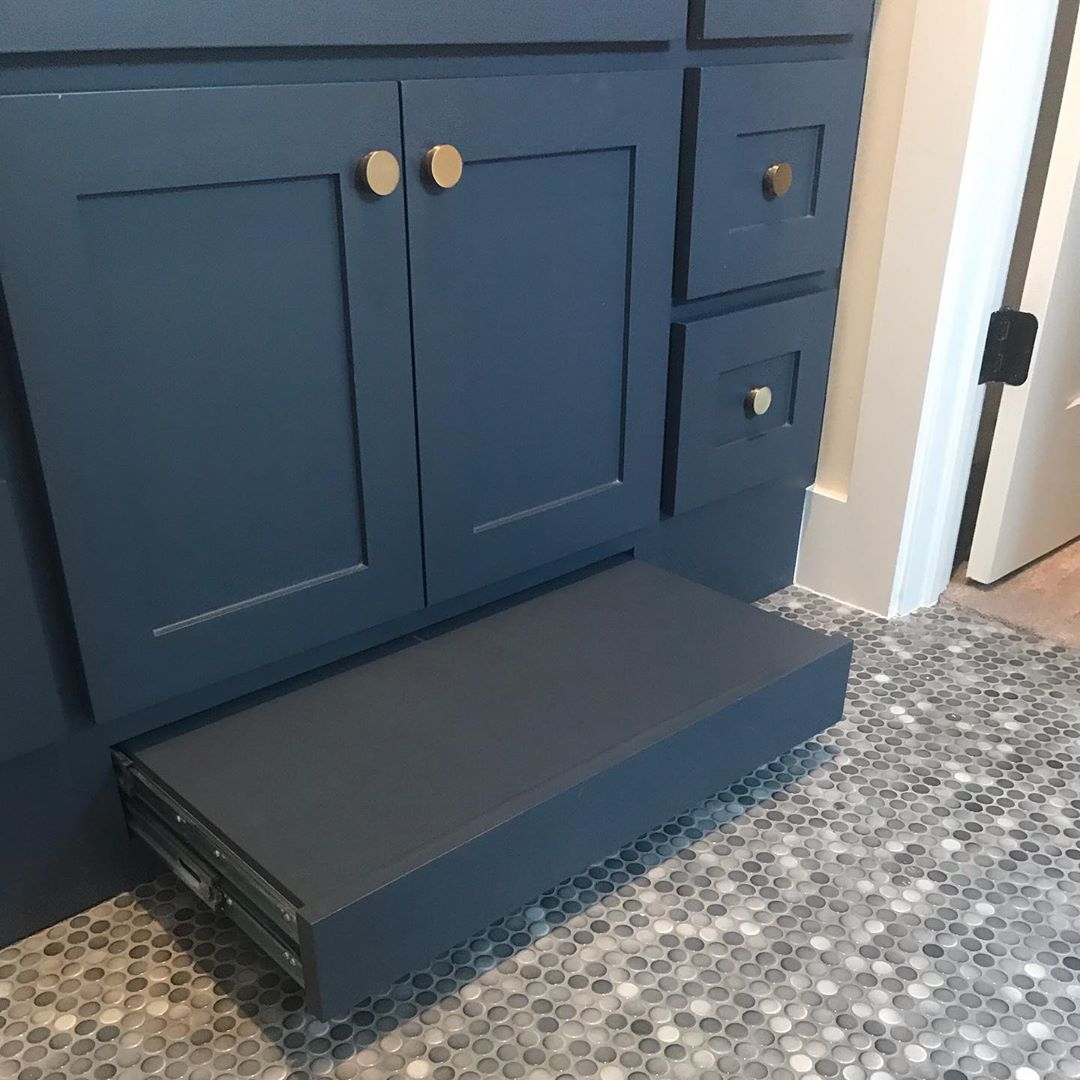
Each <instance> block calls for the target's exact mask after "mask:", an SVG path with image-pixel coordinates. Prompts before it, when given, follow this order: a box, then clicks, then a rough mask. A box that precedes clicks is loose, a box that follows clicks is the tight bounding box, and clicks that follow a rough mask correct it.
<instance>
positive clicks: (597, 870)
mask: <svg viewBox="0 0 1080 1080" xmlns="http://www.w3.org/2000/svg"><path fill="white" fill-rule="evenodd" d="M763 606H764V607H766V608H769V609H771V610H773V611H777V612H779V613H780V614H781V615H783V616H785V617H787V618H791V619H795V620H797V621H799V622H802V623H805V624H807V625H810V626H813V627H816V628H818V629H822V630H828V631H835V632H840V633H844V634H847V635H849V636H850V637H852V638H853V639H854V641H855V645H856V651H855V666H854V670H853V673H852V680H851V687H850V691H849V694H848V701H847V708H846V712H845V715H844V718H843V720H842V721H841V722H840V723H838V724H837V725H836V726H835V727H833V728H830V729H829V730H828V731H827V732H825V733H824V734H822V735H821V736H820V737H819V738H818V739H815V740H812V741H810V742H808V743H805V744H804V745H802V746H800V747H796V748H794V749H793V750H792V751H791V752H790V753H788V754H786V755H784V756H783V757H781V758H779V759H778V760H776V761H773V762H771V763H769V764H768V765H766V766H764V767H762V768H761V769H759V770H757V771H756V772H755V773H754V774H752V775H751V776H748V777H745V778H744V779H743V780H742V781H740V782H739V783H737V784H734V785H732V786H731V787H730V788H728V789H726V790H724V791H721V792H718V793H717V794H716V795H715V796H714V797H713V798H711V799H709V800H707V801H706V802H704V803H702V804H701V805H699V806H696V807H694V808H693V809H690V810H687V812H686V813H685V814H683V815H681V816H679V817H678V818H676V819H675V820H674V821H671V822H669V823H668V824H666V825H664V826H662V827H658V828H657V829H655V830H654V831H653V832H650V833H649V834H647V835H645V836H643V837H640V838H639V839H638V840H637V841H635V842H632V843H629V844H627V846H626V847H625V848H624V849H623V850H622V851H619V852H615V853H612V855H611V857H610V858H608V859H606V860H604V861H603V862H600V863H597V864H596V865H595V866H593V867H590V868H588V869H587V870H583V871H582V873H581V874H580V875H578V876H576V877H574V878H573V879H571V880H569V881H566V882H563V883H562V884H561V885H559V886H558V887H557V888H554V889H552V890H551V891H550V892H548V893H546V894H544V895H543V896H541V897H538V898H537V899H536V900H535V901H533V902H532V903H530V904H529V905H527V906H526V907H524V908H522V909H521V910H520V911H517V912H515V913H513V914H512V915H509V916H508V917H507V918H505V919H503V920H501V921H500V922H498V923H496V924H495V925H493V926H490V927H488V928H487V929H486V930H483V931H480V932H478V933H477V934H476V936H475V937H474V938H472V939H471V940H469V941H466V942H462V943H460V945H459V946H458V947H456V948H454V949H452V950H450V951H449V952H447V953H446V954H445V955H443V956H441V957H439V958H438V959H437V960H435V961H434V963H432V964H431V966H430V967H428V968H427V969H425V970H424V971H420V972H416V973H413V974H412V975H410V976H407V977H405V978H403V979H402V980H400V981H399V982H398V983H396V984H395V985H394V986H391V987H387V988H386V990H385V992H384V993H383V994H381V995H380V996H378V997H375V998H372V999H369V1000H367V1001H365V1002H362V1003H361V1004H360V1005H359V1006H357V1008H356V1009H355V1010H353V1012H352V1013H351V1014H350V1015H348V1016H343V1017H341V1018H339V1019H337V1020H335V1021H331V1022H321V1021H318V1020H316V1019H314V1018H313V1017H311V1016H309V1015H308V1014H306V1013H305V1012H304V1009H303V998H302V995H301V993H300V992H299V990H298V988H297V987H296V986H295V985H293V984H292V983H291V982H290V981H289V979H288V978H287V976H285V975H283V974H281V973H280V972H279V971H278V969H277V968H276V967H275V966H274V965H273V964H272V963H271V962H270V961H269V960H267V959H265V958H264V957H262V956H261V955H260V953H259V952H258V950H257V949H255V948H254V947H253V946H252V945H251V944H250V943H249V942H248V941H247V940H246V939H245V938H244V936H243V935H242V934H241V933H240V932H239V931H237V930H236V929H235V928H233V926H232V925H231V924H230V923H229V922H228V920H227V919H225V918H223V917H220V916H217V915H214V914H212V913H210V912H208V911H205V910H203V909H202V908H201V907H200V906H199V904H198V902H197V901H196V900H194V899H193V898H192V897H191V896H190V895H189V894H188V893H186V892H185V891H184V890H183V889H182V888H181V887H179V886H178V885H177V883H176V882H175V881H174V880H173V879H171V878H169V877H167V876H166V877H161V878H159V879H157V880H156V881H153V882H150V883H148V884H146V885H142V886H140V887H139V888H137V889H135V890H134V891H133V892H131V893H125V894H123V895H121V896H118V897H116V898H115V899H113V900H110V901H107V902H106V903H103V904H100V905H98V906H97V907H96V908H93V909H92V910H90V911H88V912H85V913H84V914H81V915H77V916H75V917H74V918H72V919H68V920H67V921H66V922H63V923H60V924H58V925H56V926H54V927H51V928H50V929H48V930H46V931H44V932H42V933H40V934H36V935H34V936H33V937H30V938H27V939H26V940H24V941H22V942H19V943H17V944H15V945H13V946H11V947H9V948H6V949H2V950H0V1080H5V1078H18V1080H58V1078H68V1077H86V1078H87V1080H112V1078H120V1080H126V1078H135V1077H139V1078H144V1077H148V1076H156V1077H166V1078H182V1077H183V1078H188V1080H216V1078H218V1077H257V1078H261V1080H287V1078H295V1080H301V1078H308V1077H336V1078H339V1080H351V1078H357V1080H389V1078H391V1077H404V1078H412V1080H424V1078H431V1080H482V1078H485V1077H492V1078H509V1080H513V1078H529V1080H555V1078H566V1080H574V1078H578V1077H595V1078H597V1080H652V1078H656V1077H671V1078H675V1080H692V1078H704V1080H711V1078H720V1077H739V1078H747V1080H755V1078H757V1080H800V1078H817V1077H835V1078H837V1080H901V1078H906V1077H913V1078H925V1080H976V1078H978V1080H1048V1078H1050V1080H1058V1078H1080V823H1078V818H1080V791H1078V781H1080V656H1078V655H1077V654H1074V653H1070V652H1068V651H1066V650H1064V649H1062V648H1059V647H1054V646H1050V645H1047V644H1045V643H1042V642H1040V641H1038V640H1036V639H1034V638H1030V637H1026V636H1024V635H1022V634H1018V633H1015V632H1013V631H1011V630H1009V629H1006V628H1005V627H1002V626H997V625H995V624H993V623H990V622H987V621H985V620H983V619H981V618H979V617H977V616H974V615H970V614H967V613H965V612H963V611H961V610H960V609H957V608H952V607H949V606H940V607H936V608H932V609H929V610H926V611H922V612H919V613H917V614H915V615H913V616H910V617H908V618H906V619H902V620H897V621H894V622H887V621H885V620H883V619H878V618H875V617H873V616H869V615H865V614H862V613H859V612H855V611H852V610H850V609H847V608H845V607H843V606H841V605H838V604H836V603H834V602H832V601H827V600H823V599H820V598H818V597H815V596H812V595H810V594H807V593H804V592H801V591H799V590H797V589H787V590H784V591H783V592H781V593H778V594H777V595H776V596H774V597H770V598H769V599H768V600H766V601H764V603H763ZM403 811H405V812H407V808H403ZM356 962H357V963H358V964H362V963H363V956H357V958H356Z"/></svg>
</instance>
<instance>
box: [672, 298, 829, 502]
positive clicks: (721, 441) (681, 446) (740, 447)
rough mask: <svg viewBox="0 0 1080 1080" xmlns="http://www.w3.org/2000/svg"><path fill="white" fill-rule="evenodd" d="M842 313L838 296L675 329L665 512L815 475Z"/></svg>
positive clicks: (791, 302)
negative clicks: (838, 319)
mask: <svg viewBox="0 0 1080 1080" xmlns="http://www.w3.org/2000/svg"><path fill="white" fill-rule="evenodd" d="M835 313H836V292H835V290H830V291H829V292H822V293H815V294H814V295H812V296H805V297H800V298H799V299H797V300H787V301H784V302H783V303H779V304H768V305H766V306H765V307H760V308H753V309H751V310H749V311H739V312H735V313H734V314H731V315H722V316H719V317H718V318H715V319H703V320H702V321H700V322H695V323H680V324H677V325H676V327H675V334H674V344H673V349H672V357H671V385H670V393H669V401H668V413H669V415H668V431H667V456H666V461H665V475H664V510H665V512H667V513H669V514H678V513H682V512H683V511H685V510H692V509H694V508H695V507H698V506H703V505H705V504H706V503H710V502H713V501H714V500H716V499H721V498H723V497H724V496H726V495H730V494H732V493H733V492H736V491H741V490H743V489H745V488H750V487H755V486H756V485H758V484H762V483H765V482H766V481H769V480H775V479H778V478H780V477H784V476H791V475H794V474H797V473H799V472H800V471H806V472H808V471H809V470H810V469H811V467H812V466H813V464H814V461H815V459H816V457H817V448H818V439H819V436H820V434H821V416H822V409H823V406H824V401H825V383H826V378H827V374H828V368H829V353H830V349H831V345H832V328H833V318H834V316H835ZM770 398H771V402H770V401H769V399H770ZM755 402H756V411H755ZM766 405H767V406H768V407H767V408H766Z"/></svg>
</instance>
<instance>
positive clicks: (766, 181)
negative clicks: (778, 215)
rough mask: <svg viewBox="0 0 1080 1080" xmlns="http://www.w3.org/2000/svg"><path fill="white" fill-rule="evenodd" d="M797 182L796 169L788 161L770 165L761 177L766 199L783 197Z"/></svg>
mask: <svg viewBox="0 0 1080 1080" xmlns="http://www.w3.org/2000/svg"><path fill="white" fill-rule="evenodd" d="M794 182H795V170H794V169H793V168H792V167H791V165H790V164H789V163H788V162H786V161H781V162H780V163H779V164H777V165H770V166H769V167H768V168H767V169H766V170H765V175H764V176H763V177H762V178H761V187H762V190H763V191H764V192H765V198H766V199H782V198H783V197H784V196H785V195H786V194H787V193H788V192H789V191H790V190H791V185H792V184H793V183H794Z"/></svg>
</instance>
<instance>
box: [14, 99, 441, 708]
mask: <svg viewBox="0 0 1080 1080" xmlns="http://www.w3.org/2000/svg"><path fill="white" fill-rule="evenodd" d="M0 139H2V141H3V142H4V145H5V146H6V147H7V152H8V153H9V154H10V155H11V157H10V159H9V160H10V162H11V165H12V167H10V168H5V170H4V176H3V178H2V179H0V246H2V252H3V253H2V256H0V258H2V259H3V271H4V274H5V284H6V286H7V299H8V304H9V307H10V311H11V319H12V324H13V329H14V332H15V339H16V346H17V349H18V354H19V361H20V364H21V366H22V370H23V375H24V380H25V383H26V387H27V394H28V398H29V403H30V409H31V415H32V420H33V424H34V429H35V433H36V436H37V439H38V443H39V447H40V453H41V459H42V464H43V469H44V474H45V479H46V485H47V489H48V495H49V499H50V504H51V508H52V512H53V515H54V519H55V525H56V530H57V535H58V538H59V542H60V549H61V557H62V561H63V567H64V572H65V577H66V581H67V585H68V589H69V592H70V597H71V604H72V609H73V612H74V617H75V622H76V628H77V632H78V637H79V643H80V649H81V653H82V656H83V661H84V665H85V669H86V676H87V681H88V684H89V687H90V692H91V697H92V700H93V703H94V707H95V715H96V716H97V718H98V719H99V720H101V719H105V718H108V717H111V716H115V715H118V714H122V713H126V712H130V711H132V710H135V709H137V708H140V707H143V706H147V705H150V704H153V703H155V702H159V701H162V700H165V699H167V698H169V697H173V696H176V695H179V694H182V693H184V692H186V691H189V690H192V689H195V688H199V687H203V686H206V685H209V684H211V683H213V682H215V681H218V680H220V679H224V678H227V677H229V676H232V675H235V674H237V673H239V672H243V671H245V670H249V669H252V668H255V667H258V666H260V665H262V664H266V663H270V662H272V661H275V660H277V659H279V658H281V657H284V656H288V655H291V654H294V653H297V652H300V651H302V650H304V649H306V648H310V647H313V646H316V645H319V644H322V643H324V642H326V641H329V640H332V639H334V638H336V637H340V636H343V635H345V634H348V633H351V632H354V631H356V630H358V629H363V628H364V627H367V626H370V625H374V624H376V623H379V622H383V621H386V620H387V619H390V618H392V617H394V616H397V615H401V614H403V613H405V612H407V611H409V610H414V609H416V608H418V607H420V606H421V605H422V602H423V600H422V594H421V587H420V555H419V514H418V499H417V479H416V466H415V430H414V423H413V405H412V372H411V364H410V355H409V317H408V285H407V267H406V252H405V246H404V198H403V193H402V192H401V191H400V190H399V191H398V192H396V193H395V194H393V195H391V196H389V197H387V198H383V199H376V198H375V197H373V196H370V195H363V194H361V193H360V192H359V191H358V190H357V188H356V187H355V185H354V183H353V169H354V167H355V164H356V162H357V160H358V158H360V157H362V156H363V155H364V154H365V153H366V152H367V151H369V150H372V149H375V148H386V149H389V150H392V151H393V152H394V153H395V154H399V153H400V120H399V109H398V100H397V88H396V86H394V85H393V84H366V85H364V84H358V85H326V86H276V87H239V88H225V89H205V90H203V89H200V90H179V91H171V90H164V91H146V92H128V93H102V94H96V93H92V94H74V95H63V96H53V97H44V96H43V97H32V98H15V99H6V100H4V101H0Z"/></svg>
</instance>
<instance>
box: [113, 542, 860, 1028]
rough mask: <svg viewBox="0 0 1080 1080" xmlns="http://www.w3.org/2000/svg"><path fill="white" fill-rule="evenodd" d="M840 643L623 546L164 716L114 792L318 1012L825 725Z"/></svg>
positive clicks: (129, 751) (837, 706) (835, 688)
mask: <svg viewBox="0 0 1080 1080" xmlns="http://www.w3.org/2000/svg"><path fill="white" fill-rule="evenodd" d="M850 655H851V645H850V643H849V642H847V641H846V640H844V639H843V638H838V637H826V636H824V635H822V634H818V633H815V632H813V631H810V630H807V629H804V628H802V627H800V626H796V625H794V624H792V623H790V622H787V621H785V620H783V619H781V618H779V617H777V616H775V615H770V614H768V613H765V612H762V611H760V610H758V609H756V608H753V607H750V606H748V605H746V604H743V603H740V602H738V601H735V600H732V599H730V598H728V597H725V596H723V595H721V594H720V593H717V592H714V591H713V590H711V589H708V588H705V587H703V586H701V585H697V584H695V583H693V582H690V581H687V580H685V579H683V578H680V577H676V576H674V575H672V574H669V573H666V572H665V571H662V570H659V569H657V568H655V567H653V566H649V565H647V564H645V563H641V562H636V561H630V562H626V563H622V564H620V565H617V566H614V567H610V568H607V569H602V570H599V571H598V572H596V573H595V574H593V575H592V576H589V577H585V578H583V579H580V580H576V581H574V582H572V583H570V584H568V585H564V586H562V587H560V588H556V589H554V590H553V591H550V592H546V593H543V594H541V595H536V596H532V597H531V598H528V599H525V600H522V601H521V602H520V603H517V604H516V605H514V606H510V607H507V608H504V609H502V610H499V611H497V612H495V613H494V614H489V615H486V616H483V617H481V618H478V619H476V620H475V621H472V622H468V623H465V624H464V625H457V626H455V627H454V628H452V629H445V630H444V631H443V632H440V633H433V634H431V635H430V636H428V637H427V638H425V639H423V640H413V641H412V642H411V643H410V644H408V645H406V646H404V647H402V648H400V649H398V650H397V651H391V652H389V653H388V654H384V655H380V656H379V657H378V658H376V659H372V660H368V661H366V662H364V663H360V664H358V665H357V666H354V667H352V668H349V669H348V670H345V671H339V672H338V673H336V674H333V675H330V676H327V677H325V678H323V679H321V680H319V681H315V682H310V683H308V684H306V685H302V686H300V687H299V688H297V689H293V690H290V691H289V692H287V693H284V694H282V695H280V696H278V697H274V698H271V699H269V700H260V701H257V702H256V703H255V704H247V705H243V706H241V707H238V708H237V710H236V711H234V712H232V713H231V714H230V715H226V716H224V717H219V718H216V719H214V720H213V721H212V722H209V723H203V724H201V725H193V724H192V723H190V722H188V723H187V724H186V725H185V726H184V727H183V728H182V729H181V730H179V731H177V730H176V729H171V730H170V729H167V730H166V731H164V732H156V733H155V734H154V736H153V737H148V738H145V739H143V740H141V741H137V742H135V743H132V744H129V745H127V746H126V747H124V748H122V749H121V750H120V751H118V752H117V758H118V763H119V768H120V777H121V787H122V790H123V793H124V799H125V804H126V807H127V812H128V817H129V822H130V825H131V828H132V830H133V831H135V832H137V833H138V834H140V835H141V836H143V837H144V838H145V839H146V840H147V841H148V842H149V843H150V844H151V845H152V846H154V847H155V848H156V849H157V850H158V851H159V853H160V854H161V855H163V856H164V858H165V859H166V860H167V862H168V863H169V864H170V865H171V866H172V867H173V868H174V870H176V872H177V873H178V874H179V875H180V877H181V878H182V879H183V880H184V881H185V882H186V883H187V884H188V885H189V886H190V887H191V888H192V889H193V891H195V892H196V893H197V894H198V895H200V896H201V897H202V898H203V899H204V900H205V901H207V902H208V903H210V904H212V905H214V906H219V905H223V906H224V907H225V908H226V910H228V911H230V912H231V913H232V915H233V917H234V918H235V919H236V921H237V923H238V924H239V925H240V926H241V927H242V928H243V929H245V930H246V931H247V932H248V933H249V934H250V935H251V937H252V938H253V939H254V940H255V941H256V942H258V943H259V944H260V945H261V946H262V947H263V948H265V949H266V950H267V951H268V952H269V953H270V954H271V955H272V956H274V957H275V958H276V959H277V960H278V961H279V962H280V963H281V964H282V965H283V966H284V967H285V968H286V969H287V970H288V971H290V973H292V974H293V976H294V977H295V978H296V979H297V980H298V981H300V982H302V983H303V984H304V985H305V987H306V989H307V994H308V1003H309V1007H310V1008H311V1010H312V1011H313V1012H315V1013H317V1014H318V1015H320V1016H323V1017H328V1016H332V1015H337V1014H340V1013H342V1012H344V1011H346V1010H347V1009H348V1008H349V1007H350V1006H351V1005H353V1004H354V1003H355V1002H357V1001H358V1000H359V999H360V998H362V997H363V996H365V995H366V994H368V993H370V992H374V991H377V990H379V989H381V988H383V987H384V986H386V985H387V984H389V983H390V982H391V981H392V980H393V979H395V978H397V977H399V976H401V975H403V974H405V973H406V972H408V971H410V970H412V969H414V968H416V967H419V966H423V965H424V964H426V963H427V962H428V961H430V960H431V959H432V958H433V957H434V956H435V955H436V954H437V953H439V952H440V951H442V950H443V949H445V948H447V947H449V946H450V945H453V944H454V943H455V942H457V941H459V940H461V939H463V938H465V937H466V936H468V935H469V934H470V933H472V932H475V931H477V930H479V929H481V928H482V927H483V926H485V925H486V924H487V923H489V922H490V921H492V920H493V919H495V918H497V917H499V916H500V915H503V914H505V913H507V912H508V911H510V910H512V909H513V908H514V907H516V906H518V905H519V904H521V903H523V902H524V901H526V900H528V899H529V898H530V897H532V896H534V895H535V894H537V893H539V892H542V891H543V890H545V889H547V888H549V887H551V886H553V885H555V884H557V883H558V882H559V881H560V880H562V879H563V878H565V877H567V876H569V875H571V874H573V873H575V872H577V871H579V870H583V869H584V868H585V867H586V866H588V865H589V864H590V863H591V862H594V861H596V860H597V859H600V858H603V857H604V856H605V855H607V854H609V853H610V852H612V851H614V850H616V849H617V848H618V847H620V846H621V845H623V844H625V843H626V842H628V841H630V840H632V839H633V838H634V837H636V836H637V835H638V834H640V833H642V832H644V831H646V830H647V829H649V828H650V827H652V826H655V825H657V824H660V823H662V822H664V821H665V820H666V819H668V818H670V817H672V816H674V815H675V814H677V813H678V812H680V811H682V810H684V809H687V808H689V807H691V806H693V805H694V804H695V803H697V802H698V801H700V800H701V799H702V798H704V797H705V796H707V795H709V794H711V793H712V792H714V791H717V790H718V789H720V788H722V787H723V786H724V785H725V784H728V783H730V782H731V781H733V780H735V779H737V778H738V777H740V776H742V775H744V774H746V773H747V772H749V771H751V770H752V769H754V768H756V767H757V766H758V765H760V764H762V763H764V762H766V761H769V760H771V759H772V758H773V757H775V756H777V755H778V754H780V753H782V752H784V751H785V750H787V749H789V748H790V747H791V746H793V745H795V744H796V743H799V742H801V741H802V740H804V739H806V738H809V737H810V736H812V735H814V734H816V733H817V732H820V731H821V730H823V729H824V728H826V727H828V726H829V725H830V724H832V723H834V722H835V721H836V720H837V719H838V718H839V716H840V714H841V709H842V706H843V697H844V690H845V686H846V682H847V673H848V664H849V660H850Z"/></svg>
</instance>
